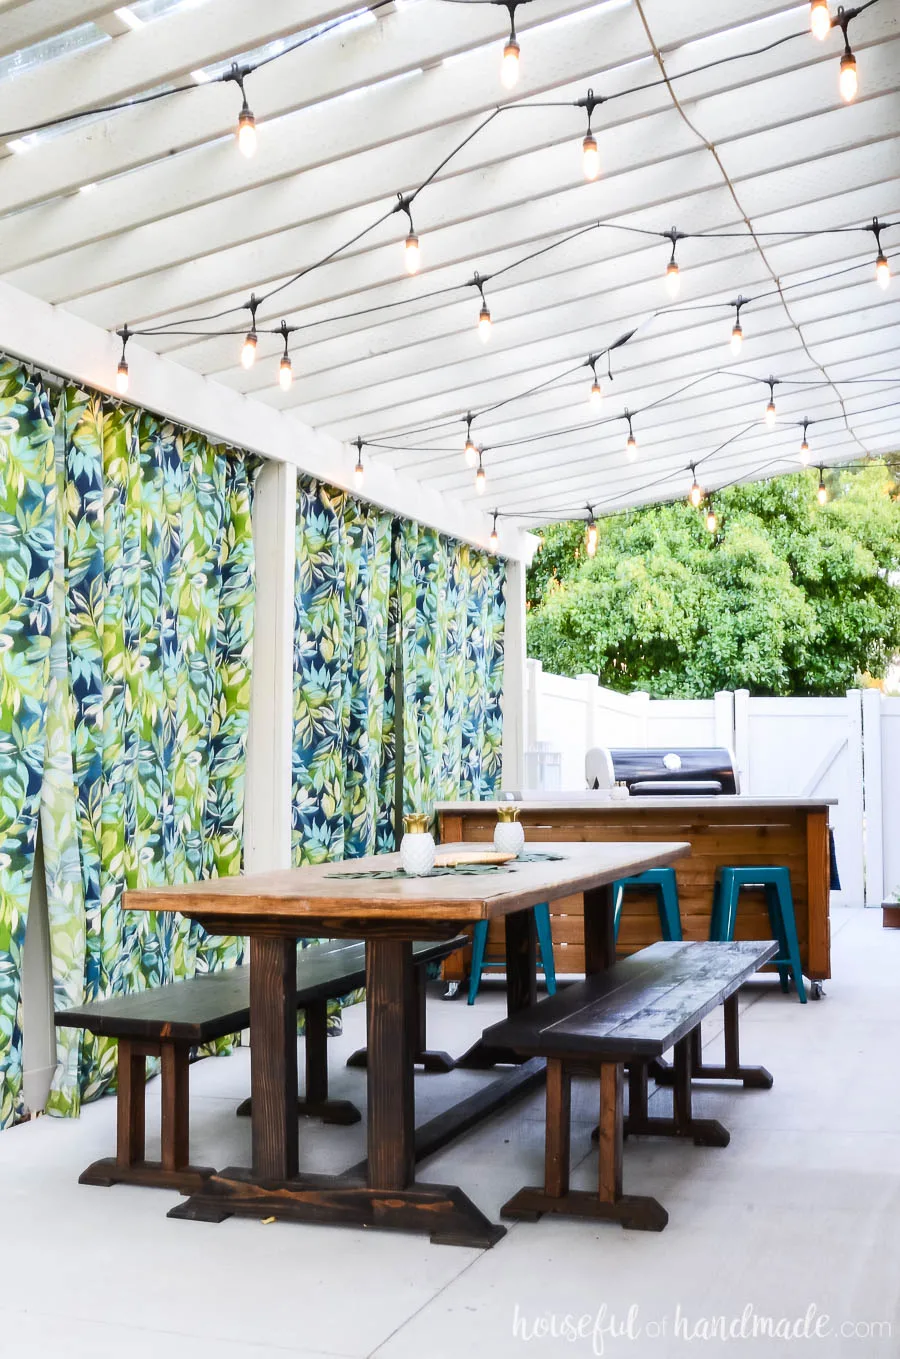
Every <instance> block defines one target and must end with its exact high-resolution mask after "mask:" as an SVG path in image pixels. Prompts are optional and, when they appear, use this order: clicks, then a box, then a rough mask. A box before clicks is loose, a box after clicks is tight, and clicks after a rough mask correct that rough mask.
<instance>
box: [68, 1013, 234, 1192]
mask: <svg viewBox="0 0 900 1359" xmlns="http://www.w3.org/2000/svg"><path fill="white" fill-rule="evenodd" d="M188 1055H189V1048H188V1046H187V1045H186V1044H183V1043H176V1042H173V1041H171V1040H162V1041H161V1042H159V1043H152V1042H144V1041H141V1042H138V1041H136V1040H132V1039H127V1038H120V1039H119V1054H118V1094H117V1107H116V1155H115V1157H114V1158H113V1157H108V1158H107V1159H105V1160H102V1161H95V1162H94V1164H93V1165H90V1166H88V1168H87V1170H85V1171H84V1172H83V1173H82V1174H81V1175H80V1176H79V1178H78V1183H79V1184H93V1185H104V1186H108V1185H113V1184H140V1185H147V1186H149V1187H151V1188H156V1189H177V1190H178V1191H179V1193H182V1194H192V1193H195V1192H197V1191H198V1190H199V1189H200V1188H201V1187H202V1185H203V1182H204V1180H205V1179H206V1178H207V1177H208V1176H210V1175H212V1174H213V1168H212V1166H192V1165H190V1164H189V1162H190V1150H189V1128H190V1123H189V1118H190V1113H189V1110H190V1090H189V1083H188ZM148 1057H159V1058H160V1065H161V1081H160V1086H161V1104H162V1125H161V1134H160V1143H161V1146H160V1157H161V1159H160V1160H159V1161H148V1160H146V1159H145V1151H146V1147H145V1142H146V1088H147V1058H148Z"/></svg>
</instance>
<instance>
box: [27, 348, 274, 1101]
mask: <svg viewBox="0 0 900 1359" xmlns="http://www.w3.org/2000/svg"><path fill="white" fill-rule="evenodd" d="M0 381H2V382H4V383H5V387H3V386H0V391H5V393H6V399H7V400H8V402H9V403H10V404H9V405H8V406H7V405H4V407H3V410H4V411H6V412H7V419H8V420H9V421H10V422H12V421H15V422H16V426H17V427H16V429H15V430H13V429H12V428H11V425H10V426H9V427H5V428H4V427H3V426H0V429H2V434H0V464H2V466H0V476H2V478H3V482H4V483H10V482H11V480H12V479H15V480H16V482H17V484H18V485H19V487H20V490H19V495H18V505H16V503H15V498H14V499H13V501H12V502H10V501H9V500H8V499H7V500H6V501H4V500H3V498H2V495H0V554H2V555H0V572H2V590H0V607H2V608H3V609H4V619H3V620H0V621H2V622H5V634H6V635H9V636H10V637H11V638H12V639H13V642H12V643H11V644H10V647H9V652H10V655H9V656H7V652H6V651H2V650H0V676H2V678H3V692H4V694H5V695H8V696H9V702H8V705H7V704H5V703H4V705H3V706H2V707H0V744H2V745H3V747H4V757H5V758H6V760H7V761H8V763H7V764H6V765H5V766H3V767H2V768H3V794H4V796H3V798H2V799H0V811H3V812H5V808H4V806H3V804H4V802H5V801H6V800H7V798H6V795H7V792H8V791H9V790H12V789H14V788H16V787H18V786H19V785H20V784H22V781H23V780H24V781H25V783H24V785H23V795H22V797H21V798H19V802H20V803H21V808H16V809H14V808H13V807H12V806H11V805H10V806H9V815H10V817H11V820H10V821H9V822H6V821H5V822H4V823H3V827H2V829H3V830H4V831H5V837H4V844H5V847H6V848H5V853H6V854H8V855H9V859H10V862H9V864H7V865H5V871H4V872H3V874H2V883H3V888H2V891H3V896H2V903H3V904H2V914H0V1078H2V1085H0V1125H4V1124H6V1123H8V1122H11V1121H14V1120H15V1118H16V1116H17V1115H18V1114H19V1113H20V1112H21V1025H20V1023H19V1020H18V1014H19V1005H20V986H19V982H20V962H21V944H22V939H23V937H24V930H25V918H26V913H27V902H28V888H29V884H30V874H31V866H32V858H33V849H34V839H35V828H36V821H37V817H38V809H40V823H41V830H42V837H43V844H44V858H45V864H46V875H47V895H48V905H49V920H50V941H51V955H52V968H53V983H54V1001H55V1005H56V1006H57V1008H61V1007H64V1006H67V1005H72V1004H79V1003H81V1002H82V1001H85V1000H91V999H96V998H98V997H100V996H105V995H109V994H115V993H120V992H127V991H133V990H139V989H143V988H145V987H148V986H153V985H158V984H160V983H161V982H164V981H167V980H171V979H172V978H175V977H186V976H190V975H192V974H193V973H194V972H195V971H197V970H205V969H214V968H219V967H225V966H228V965H230V964H232V963H233V962H235V961H236V960H237V959H238V957H239V956H240V953H241V941H239V940H235V939H214V938H211V937H209V936H207V935H205V934H204V932H203V931H202V930H201V929H200V927H199V926H197V925H195V924H193V923H191V922H189V921H186V920H183V919H181V918H180V917H177V916H170V915H168V914H166V915H159V916H153V915H144V914H140V915H134V916H130V915H128V914H126V913H125V912H124V911H123V910H122V908H121V897H122V891H123V888H125V887H132V886H138V885H145V884H152V883H168V882H183V881H189V880H192V879H195V878H199V877H204V876H209V875H211V874H217V873H223V874H224V873H236V872H239V871H240V866H241V841H242V821H243V780H244V753H245V744H246V732H247V722H248V710H249V690H250V661H251V647H252V636H253V604H254V592H253V544H252V536H251V527H250V516H251V508H252V478H253V471H254V464H253V460H251V459H248V458H246V457H243V456H241V455H239V454H237V455H235V454H230V453H227V452H226V450H224V449H223V448H220V447H215V446H213V445H211V444H210V443H209V442H208V440H206V439H205V438H203V437H202V436H199V435H196V434H190V433H186V432H183V431H181V430H178V429H176V428H175V427H174V426H172V425H171V424H169V423H167V422H165V421H162V420H160V419H158V418H157V417H155V416H152V415H148V414H147V413H144V412H140V411H137V410H134V409H131V408H127V407H123V406H120V405H119V404H118V403H116V402H113V401H111V400H109V399H107V398H105V397H100V396H98V395H96V394H89V393H86V392H83V391H79V390H77V389H75V388H69V389H67V390H66V391H65V392H64V393H63V394H62V396H61V397H60V396H57V397H56V398H55V399H56V402H57V411H56V431H55V440H54V430H53V427H52V424H51V421H50V411H49V403H48V400H47V396H46V394H45V393H43V392H42V391H41V389H40V386H39V384H37V383H36V382H32V381H31V380H29V379H27V377H26V376H25V374H24V373H23V371H22V370H18V371H17V372H16V371H12V372H9V371H7V369H4V368H0ZM26 447H27V448H28V449H29V450H30V453H29V457H30V460H31V461H30V465H29V470H28V474H27V476H26V480H25V482H24V483H23V481H22V475H21V474H20V471H19V469H20V467H21V466H23V460H24V454H25V449H26ZM23 485H24V486H25V490H24V493H23V491H22V489H21V488H22V486H23ZM16 582H24V584H18V585H17V584H16ZM0 647H2V642H0ZM17 657H18V659H17ZM48 681H49V684H48ZM58 1041H59V1047H58V1058H59V1065H58V1067H57V1073H56V1078H55V1081H54V1087H53V1090H52V1092H51V1096H50V1100H49V1104H48V1108H49V1109H50V1111H51V1112H54V1113H62V1114H73V1113H77V1111H78V1108H79V1107H80V1104H81V1102H82V1101H83V1100H85V1099H90V1098H94V1097H96V1096H97V1095H99V1094H101V1093H103V1091H104V1090H105V1089H106V1088H108V1086H109V1084H110V1082H111V1081H112V1080H113V1078H114V1052H115V1049H114V1045H112V1044H110V1043H108V1042H105V1041H103V1040H97V1039H95V1038H94V1037H93V1036H91V1035H89V1034H86V1035H83V1036H82V1035H81V1034H79V1033H78V1032H76V1031H72V1030H60V1031H59V1032H58Z"/></svg>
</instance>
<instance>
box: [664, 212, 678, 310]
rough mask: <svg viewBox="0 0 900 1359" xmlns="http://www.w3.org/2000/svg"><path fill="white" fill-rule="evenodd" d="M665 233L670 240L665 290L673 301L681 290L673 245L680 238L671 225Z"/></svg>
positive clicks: (674, 245)
mask: <svg viewBox="0 0 900 1359" xmlns="http://www.w3.org/2000/svg"><path fill="white" fill-rule="evenodd" d="M665 234H666V235H667V236H668V238H669V240H670V241H671V242H672V258H671V259H670V260H669V263H668V264H667V265H666V292H667V293H668V294H669V296H670V297H671V299H672V301H673V302H674V301H675V298H676V297H677V296H678V293H679V291H680V290H681V275H680V274H679V272H678V261H677V260H676V258H675V247H676V245H677V244H678V242H679V241H680V240H681V232H680V231H676V230H675V228H674V227H673V228H672V230H671V231H667V232H666V233H665Z"/></svg>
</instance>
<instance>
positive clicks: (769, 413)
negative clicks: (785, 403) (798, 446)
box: [766, 378, 775, 429]
mask: <svg viewBox="0 0 900 1359" xmlns="http://www.w3.org/2000/svg"><path fill="white" fill-rule="evenodd" d="M767 381H768V383H769V404H768V406H766V425H767V426H768V428H769V429H771V428H772V427H773V425H774V424H775V379H774V378H768V379H767Z"/></svg>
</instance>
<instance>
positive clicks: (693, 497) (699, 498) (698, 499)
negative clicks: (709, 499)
mask: <svg viewBox="0 0 900 1359" xmlns="http://www.w3.org/2000/svg"><path fill="white" fill-rule="evenodd" d="M691 475H692V477H693V478H694V483H693V485H692V486H691V490H690V502H691V504H692V505H693V507H694V509H695V510H699V508H700V506H701V505H702V504H703V489H702V487H701V486H700V483H699V482H698V481H697V469H696V467H695V466H694V464H693V463H691Z"/></svg>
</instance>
